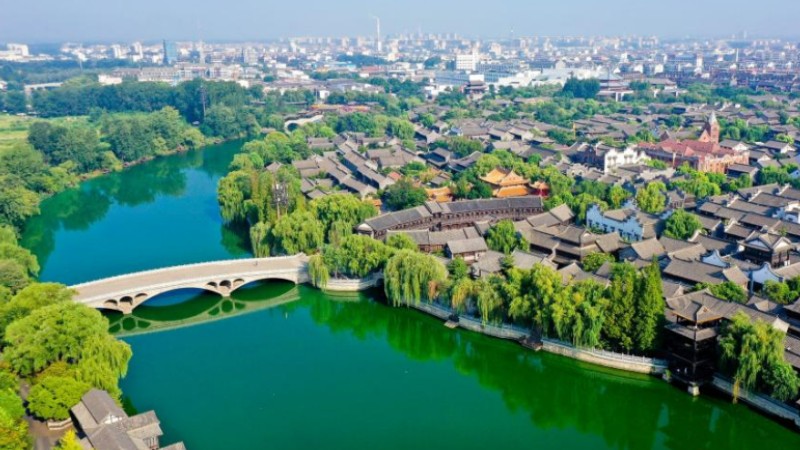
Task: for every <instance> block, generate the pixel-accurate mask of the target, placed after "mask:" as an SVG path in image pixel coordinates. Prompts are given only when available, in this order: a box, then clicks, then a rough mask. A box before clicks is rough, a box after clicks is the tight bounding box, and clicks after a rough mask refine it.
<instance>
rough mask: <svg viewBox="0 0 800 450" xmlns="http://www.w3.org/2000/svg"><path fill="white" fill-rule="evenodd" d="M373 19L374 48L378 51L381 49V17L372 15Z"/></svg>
mask: <svg viewBox="0 0 800 450" xmlns="http://www.w3.org/2000/svg"><path fill="white" fill-rule="evenodd" d="M372 17H373V18H374V19H375V33H376V34H375V50H376V51H377V52H378V53H380V52H381V51H382V50H383V45H382V42H381V18H380V17H377V16H372Z"/></svg>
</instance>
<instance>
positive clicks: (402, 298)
mask: <svg viewBox="0 0 800 450" xmlns="http://www.w3.org/2000/svg"><path fill="white" fill-rule="evenodd" d="M383 276H384V289H385V291H386V296H387V297H388V298H389V300H391V302H392V304H393V305H394V306H400V305H411V304H418V303H419V302H420V301H423V300H424V301H431V300H433V299H434V298H435V297H436V294H438V292H437V286H439V285H441V284H443V283H444V282H445V280H446V279H447V269H446V268H445V266H444V264H442V263H441V262H439V260H437V259H436V258H434V257H433V256H430V255H426V254H423V253H418V252H414V251H411V250H400V251H399V252H397V253H395V255H394V256H392V257H391V258H390V259H389V261H388V262H387V263H386V268H385V269H384V271H383Z"/></svg>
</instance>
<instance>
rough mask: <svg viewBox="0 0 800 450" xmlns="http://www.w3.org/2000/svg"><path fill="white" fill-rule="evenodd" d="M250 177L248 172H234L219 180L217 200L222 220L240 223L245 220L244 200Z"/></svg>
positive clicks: (247, 193) (246, 195)
mask: <svg viewBox="0 0 800 450" xmlns="http://www.w3.org/2000/svg"><path fill="white" fill-rule="evenodd" d="M249 191H250V177H249V174H248V172H245V171H234V172H231V173H229V174H228V175H226V176H225V177H223V178H222V179H221V180H219V184H218V185H217V199H218V201H219V206H220V211H221V213H222V219H223V220H224V221H225V222H227V223H231V222H242V221H244V220H245V218H246V213H247V211H246V209H245V204H244V201H245V198H246V197H248V196H249Z"/></svg>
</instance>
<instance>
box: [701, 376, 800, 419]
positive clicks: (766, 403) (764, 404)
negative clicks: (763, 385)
mask: <svg viewBox="0 0 800 450" xmlns="http://www.w3.org/2000/svg"><path fill="white" fill-rule="evenodd" d="M711 385H712V386H714V387H715V388H717V389H718V390H720V391H722V392H724V393H726V394H728V395H730V396H731V397H734V389H733V382H732V381H731V380H729V379H727V378H724V377H722V376H719V375H715V376H714V379H713V380H712V381H711ZM738 394H739V395H738V396H735V397H736V398H737V399H738V400H741V401H743V402H745V403H747V404H748V405H750V406H752V407H753V408H755V409H757V410H759V411H761V412H764V413H767V414H771V415H773V416H776V417H779V418H781V419H784V420H788V421H790V422H794V424H795V425H797V426H798V427H800V412H798V410H797V409H796V408H792V407H791V406H789V405H787V404H785V403H781V402H779V401H778V400H775V399H774V398H772V397H769V396H766V395H763V394H759V393H758V392H751V391H748V390H746V389H741V388H740V389H739V392H738Z"/></svg>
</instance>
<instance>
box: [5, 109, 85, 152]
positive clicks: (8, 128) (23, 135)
mask: <svg viewBox="0 0 800 450" xmlns="http://www.w3.org/2000/svg"><path fill="white" fill-rule="evenodd" d="M39 120H46V121H48V122H54V123H57V122H73V121H85V120H86V117H85V116H75V117H59V118H55V119H41V118H38V117H31V116H15V115H11V114H0V152H2V151H5V150H6V149H9V148H11V147H12V146H13V145H14V144H16V143H19V142H25V141H27V139H28V127H30V125H31V124H32V123H33V122H35V121H39Z"/></svg>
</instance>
